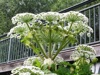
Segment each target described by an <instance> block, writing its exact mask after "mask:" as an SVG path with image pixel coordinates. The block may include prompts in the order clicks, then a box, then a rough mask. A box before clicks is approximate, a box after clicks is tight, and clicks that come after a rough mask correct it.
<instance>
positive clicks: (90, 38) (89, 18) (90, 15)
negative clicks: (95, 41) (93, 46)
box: [89, 9, 91, 43]
mask: <svg viewBox="0 0 100 75" xmlns="http://www.w3.org/2000/svg"><path fill="white" fill-rule="evenodd" d="M89 26H90V27H91V9H89ZM90 42H91V37H89V43H90Z"/></svg>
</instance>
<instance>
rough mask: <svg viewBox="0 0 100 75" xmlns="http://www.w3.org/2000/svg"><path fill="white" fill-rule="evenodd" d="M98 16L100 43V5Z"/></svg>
mask: <svg viewBox="0 0 100 75" xmlns="http://www.w3.org/2000/svg"><path fill="white" fill-rule="evenodd" d="M98 15H99V20H98V21H99V41H100V5H99V6H98Z"/></svg>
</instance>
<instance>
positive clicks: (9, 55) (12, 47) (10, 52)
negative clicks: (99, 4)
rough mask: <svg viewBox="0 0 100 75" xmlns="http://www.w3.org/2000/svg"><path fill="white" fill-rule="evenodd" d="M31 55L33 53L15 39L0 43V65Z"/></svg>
mask: <svg viewBox="0 0 100 75" xmlns="http://www.w3.org/2000/svg"><path fill="white" fill-rule="evenodd" d="M33 55H34V53H33V51H32V50H31V49H29V48H27V47H26V46H25V45H23V44H22V43H21V42H20V40H18V39H16V38H5V39H3V40H1V41H0V63H9V62H12V61H16V60H21V59H23V58H27V57H30V56H33Z"/></svg>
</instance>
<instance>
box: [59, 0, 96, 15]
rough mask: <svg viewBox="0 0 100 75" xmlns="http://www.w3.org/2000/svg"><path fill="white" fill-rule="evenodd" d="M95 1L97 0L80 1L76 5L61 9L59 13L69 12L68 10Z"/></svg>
mask: <svg viewBox="0 0 100 75" xmlns="http://www.w3.org/2000/svg"><path fill="white" fill-rule="evenodd" d="M94 1H96V0H86V1H83V2H80V3H78V4H76V5H74V6H71V7H69V8H66V9H63V10H61V11H59V13H64V12H68V11H71V10H74V9H77V8H79V7H82V6H84V5H87V4H90V3H92V2H94Z"/></svg>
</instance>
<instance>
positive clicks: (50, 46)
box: [49, 25, 52, 58]
mask: <svg viewBox="0 0 100 75" xmlns="http://www.w3.org/2000/svg"><path fill="white" fill-rule="evenodd" d="M49 37H50V40H49V41H50V42H49V57H50V58H51V51H52V50H51V49H52V43H51V25H50V26H49Z"/></svg>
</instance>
